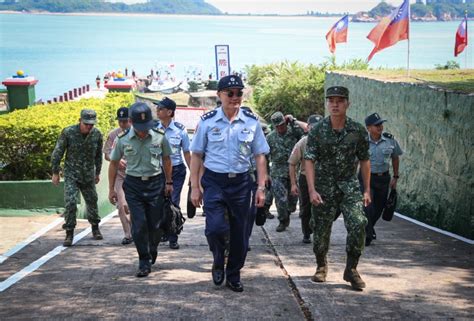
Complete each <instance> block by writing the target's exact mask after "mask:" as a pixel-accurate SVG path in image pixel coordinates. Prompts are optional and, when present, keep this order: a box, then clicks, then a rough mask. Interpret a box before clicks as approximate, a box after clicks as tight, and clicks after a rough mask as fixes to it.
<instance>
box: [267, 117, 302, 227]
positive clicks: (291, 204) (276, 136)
mask: <svg viewBox="0 0 474 321" xmlns="http://www.w3.org/2000/svg"><path fill="white" fill-rule="evenodd" d="M271 122H272V124H273V126H274V129H273V130H272V131H271V132H270V134H268V136H267V142H268V145H269V146H270V161H271V165H270V178H271V184H272V192H273V196H274V197H275V205H276V208H277V212H278V220H279V221H280V224H279V225H278V226H277V228H276V231H277V232H283V231H284V230H285V229H286V228H287V227H288V226H289V225H290V214H291V213H292V212H294V211H295V210H296V203H297V202H298V197H297V196H295V195H293V194H291V185H290V176H289V169H288V157H290V154H291V151H292V150H293V147H294V146H295V144H296V143H297V142H298V141H299V140H300V139H301V137H303V135H304V129H305V128H306V126H307V124H306V123H305V122H301V121H298V120H296V119H294V118H293V117H292V116H291V115H288V116H286V117H285V116H283V114H282V113H281V112H279V111H277V112H275V113H274V114H273V115H272V116H271Z"/></svg>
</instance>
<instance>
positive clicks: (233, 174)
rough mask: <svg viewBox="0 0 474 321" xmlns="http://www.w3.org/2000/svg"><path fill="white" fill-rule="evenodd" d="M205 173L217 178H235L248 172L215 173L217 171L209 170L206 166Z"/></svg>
mask: <svg viewBox="0 0 474 321" xmlns="http://www.w3.org/2000/svg"><path fill="white" fill-rule="evenodd" d="M205 173H206V174H208V175H211V176H214V177H218V178H237V177H241V176H244V175H248V174H249V172H243V173H217V172H214V171H211V170H210V169H208V168H206V172H205Z"/></svg>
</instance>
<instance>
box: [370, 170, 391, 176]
mask: <svg viewBox="0 0 474 321" xmlns="http://www.w3.org/2000/svg"><path fill="white" fill-rule="evenodd" d="M370 175H372V176H387V175H390V172H389V171H386V172H383V173H370Z"/></svg>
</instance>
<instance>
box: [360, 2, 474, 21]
mask: <svg viewBox="0 0 474 321" xmlns="http://www.w3.org/2000/svg"><path fill="white" fill-rule="evenodd" d="M393 9H395V7H394V6H391V5H389V4H387V3H385V2H381V3H379V4H378V5H377V6H375V7H374V8H373V9H372V10H370V11H369V12H363V11H361V12H358V13H356V14H355V15H354V16H353V18H352V21H356V22H374V21H378V20H380V19H381V18H383V17H385V16H388V15H389V14H390V13H391V12H392V10H393ZM465 10H467V12H468V16H469V17H470V18H472V17H474V3H448V2H436V3H430V4H427V5H425V4H423V3H416V4H411V5H410V12H411V19H412V20H414V21H449V20H456V19H460V18H461V17H464V12H465Z"/></svg>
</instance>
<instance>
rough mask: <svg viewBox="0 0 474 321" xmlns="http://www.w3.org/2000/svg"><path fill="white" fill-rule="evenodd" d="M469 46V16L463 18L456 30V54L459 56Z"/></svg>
mask: <svg viewBox="0 0 474 321" xmlns="http://www.w3.org/2000/svg"><path fill="white" fill-rule="evenodd" d="M466 46H467V17H464V19H462V21H461V24H460V25H459V27H458V30H457V31H456V43H455V44H454V56H455V57H457V56H458V55H459V54H460V53H461V52H463V50H464V48H466Z"/></svg>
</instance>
